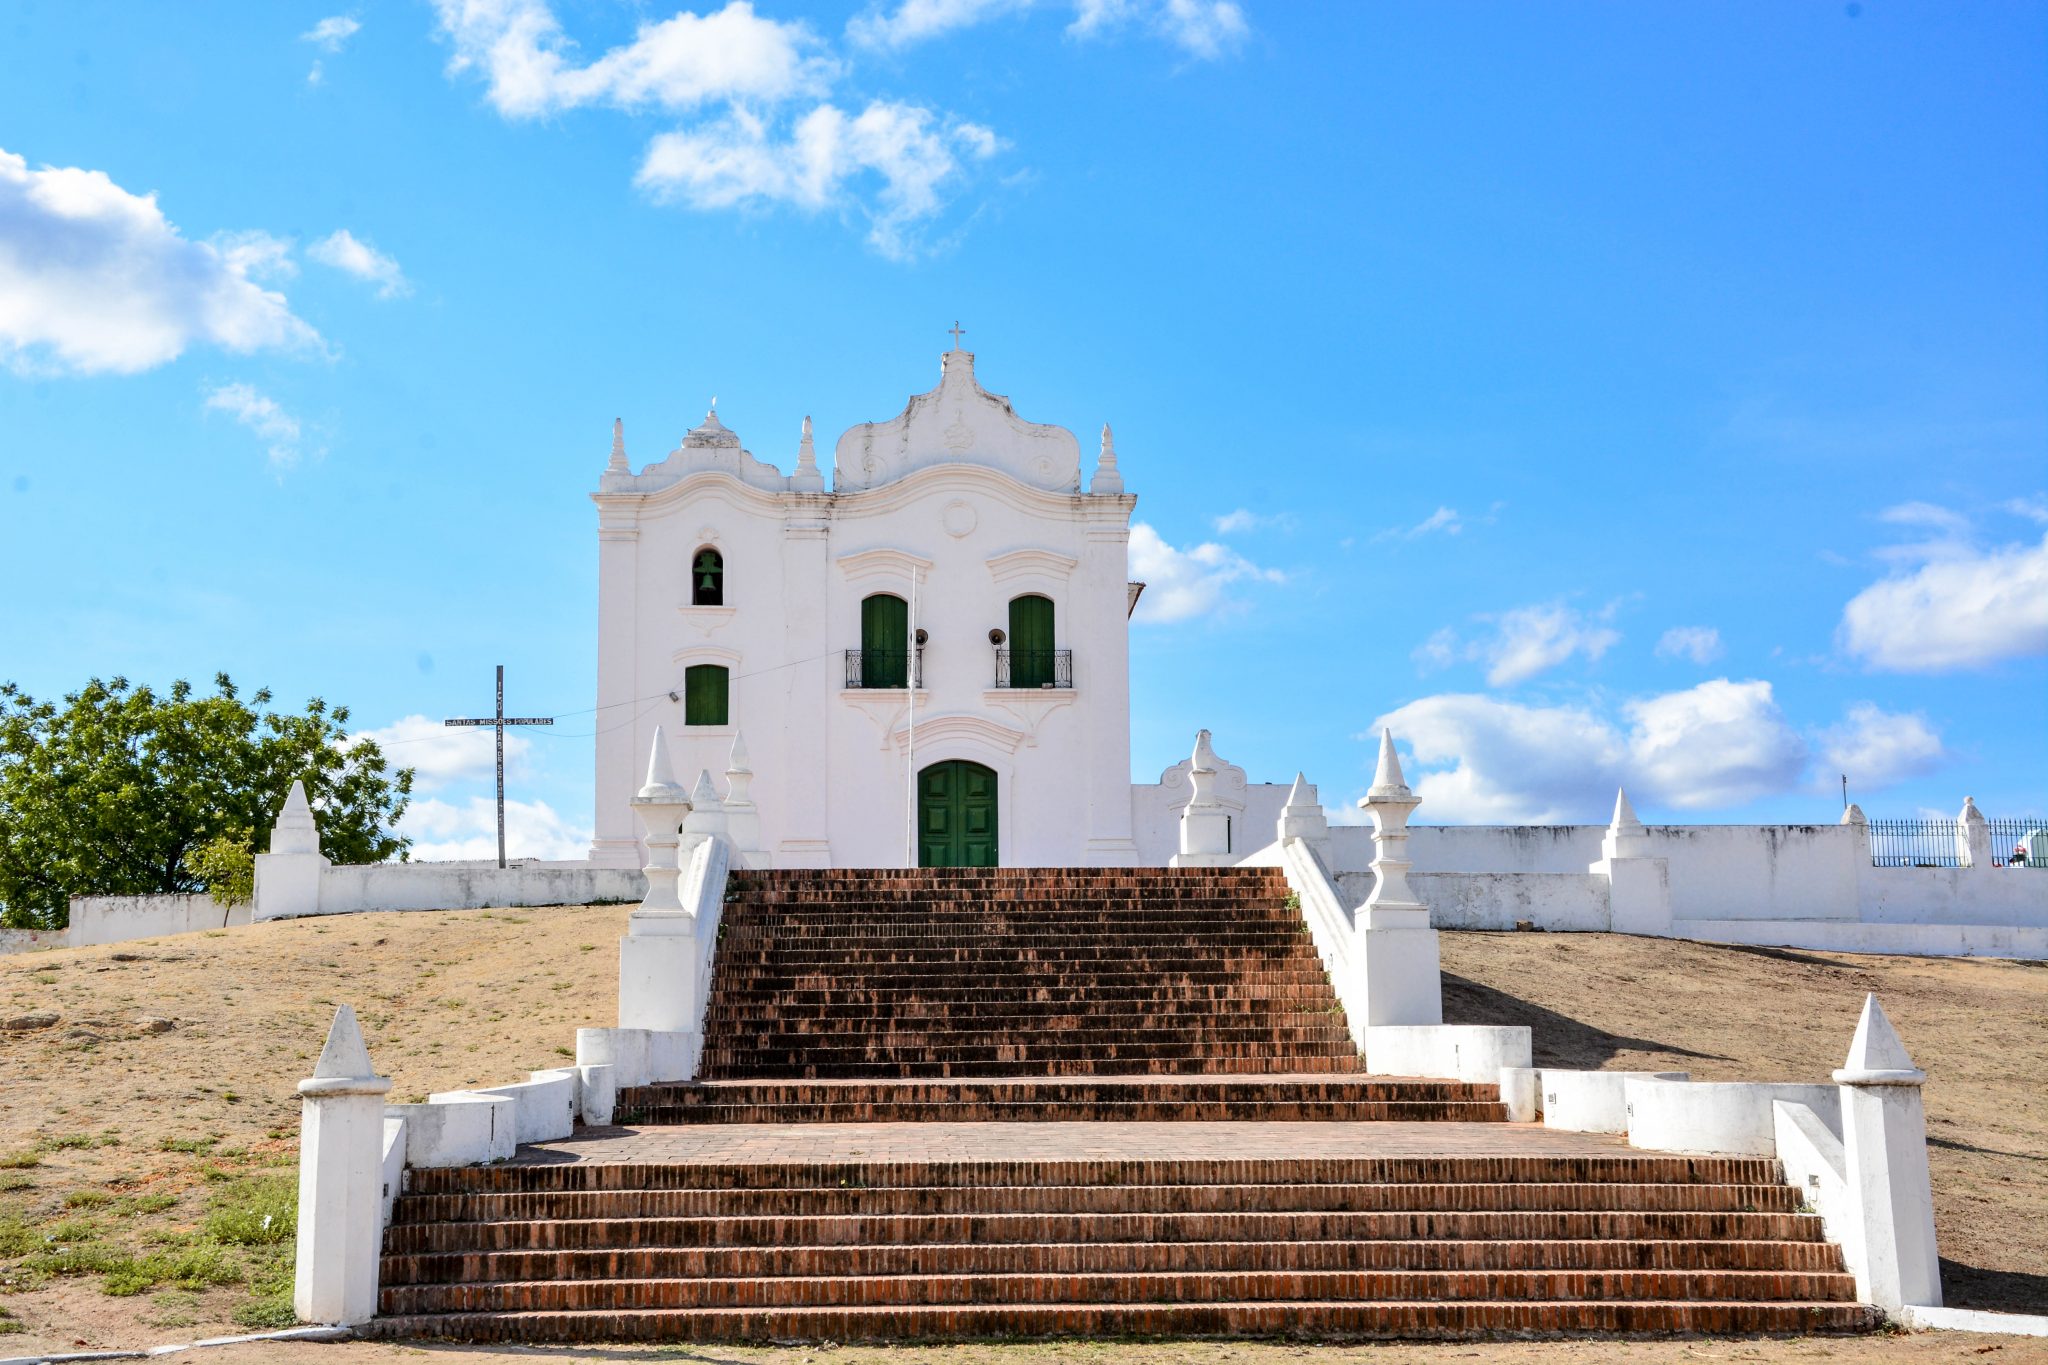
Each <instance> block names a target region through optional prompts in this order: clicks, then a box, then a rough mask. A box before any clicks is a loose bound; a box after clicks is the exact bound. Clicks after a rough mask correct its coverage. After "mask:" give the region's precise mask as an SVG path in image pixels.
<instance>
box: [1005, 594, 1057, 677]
mask: <svg viewBox="0 0 2048 1365" xmlns="http://www.w3.org/2000/svg"><path fill="white" fill-rule="evenodd" d="M1009 647H1010V686H1012V687H1045V686H1047V685H1049V684H1051V683H1052V682H1053V680H1054V679H1053V664H1054V659H1053V648H1054V646H1053V633H1052V599H1051V598H1050V597H1041V596H1039V595H1038V594H1037V593H1027V594H1026V595H1024V596H1023V597H1013V598H1011V599H1010V639H1009Z"/></svg>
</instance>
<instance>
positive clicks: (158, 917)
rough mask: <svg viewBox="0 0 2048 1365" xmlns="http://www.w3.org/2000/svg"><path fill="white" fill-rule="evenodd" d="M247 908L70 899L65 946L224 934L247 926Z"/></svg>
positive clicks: (158, 899) (201, 902) (206, 901)
mask: <svg viewBox="0 0 2048 1365" xmlns="http://www.w3.org/2000/svg"><path fill="white" fill-rule="evenodd" d="M248 922H249V906H248V904H247V903H246V902H245V903H243V904H241V905H234V906H228V905H221V904H219V903H218V902H217V901H215V900H214V899H213V897H211V896H208V895H205V894H203V893H202V894H198V895H186V896H73V897H72V898H71V928H70V930H69V931H68V932H67V933H66V935H65V946H66V947H69V948H90V947H93V946H95V945H96V944H102V943H126V942H128V941H129V940H131V939H138V938H157V937H159V936H161V935H164V934H190V933H195V932H197V931H198V930H201V929H225V928H227V927H228V926H230V925H235V924H247V923H248Z"/></svg>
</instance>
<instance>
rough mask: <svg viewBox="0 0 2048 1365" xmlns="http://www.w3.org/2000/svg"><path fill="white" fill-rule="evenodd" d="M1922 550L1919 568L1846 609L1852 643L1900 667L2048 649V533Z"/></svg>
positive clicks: (1947, 665)
mask: <svg viewBox="0 0 2048 1365" xmlns="http://www.w3.org/2000/svg"><path fill="white" fill-rule="evenodd" d="M1921 549H1922V551H1923V553H1924V554H1925V562H1924V563H1921V564H1920V565H1919V567H1917V568H1913V569H1910V570H1906V571H1904V572H1895V573H1893V574H1892V575H1891V576H1890V577H1887V578H1884V579H1881V580H1879V581H1878V582H1876V583H1873V584H1871V585H1870V586H1869V587H1867V588H1865V589H1864V590H1863V591H1862V592H1860V593H1857V594H1856V596H1855V597H1853V598H1851V599H1850V600H1849V604H1848V605H1847V606H1846V607H1844V608H1843V609H1842V624H1841V629H1840V631H1839V632H1838V638H1839V639H1840V641H1841V644H1842V647H1843V648H1844V649H1845V650H1847V651H1848V652H1849V653H1850V654H1853V655H1855V656H1857V657H1858V658H1860V659H1862V660H1863V662H1864V663H1865V664H1867V665H1868V666H1869V667H1871V668H1876V669H1883V670H1886V671H1889V672H1894V673H1945V672H1951V671H1953V670H1956V669H1964V668H1982V667H1984V666H1986V665H1988V664H1993V663H1997V662H1998V661H1999V660H2001V659H2014V658H2021V657H2025V656H2028V655H2035V654H2042V653H2048V537H2043V538H2042V540H2041V543H2040V544H2038V545H2027V544H2017V545H2006V546H2003V547H2001V548H1998V549H1994V550H1978V549H1973V548H1970V547H1967V546H1951V545H1948V544H1946V543H1943V544H1942V546H1941V547H1940V548H1939V550H1938V552H1933V551H1932V550H1931V547H1925V546H1923V547H1921Z"/></svg>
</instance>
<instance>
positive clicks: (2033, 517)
mask: <svg viewBox="0 0 2048 1365" xmlns="http://www.w3.org/2000/svg"><path fill="white" fill-rule="evenodd" d="M2004 506H2005V510H2006V511H2008V512H2010V513H2012V514H2013V515H2014V516H2016V517H2025V518H2026V519H2027V520H2028V521H2037V522H2041V523H2042V524H2044V525H2048V497H2044V496H2042V495H2041V494H2039V493H2031V494H2029V495H2027V496H2026V497H2024V498H2008V499H2007V500H2006V502H2005V504H2004Z"/></svg>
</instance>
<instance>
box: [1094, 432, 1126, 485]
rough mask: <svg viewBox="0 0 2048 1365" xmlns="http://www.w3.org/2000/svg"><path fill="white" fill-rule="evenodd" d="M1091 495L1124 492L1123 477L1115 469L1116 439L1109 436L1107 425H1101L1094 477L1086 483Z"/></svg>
mask: <svg viewBox="0 0 2048 1365" xmlns="http://www.w3.org/2000/svg"><path fill="white" fill-rule="evenodd" d="M1088 491H1089V492H1091V493H1121V492H1123V491H1124V476H1123V474H1122V473H1121V472H1120V471H1119V470H1118V469H1117V467H1116V437H1115V436H1113V435H1111V434H1110V430H1109V423H1107V422H1104V423H1103V424H1102V453H1101V454H1100V455H1098V456H1097V457H1096V459H1095V477H1094V478H1093V479H1091V480H1090V481H1089V483H1088Z"/></svg>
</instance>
